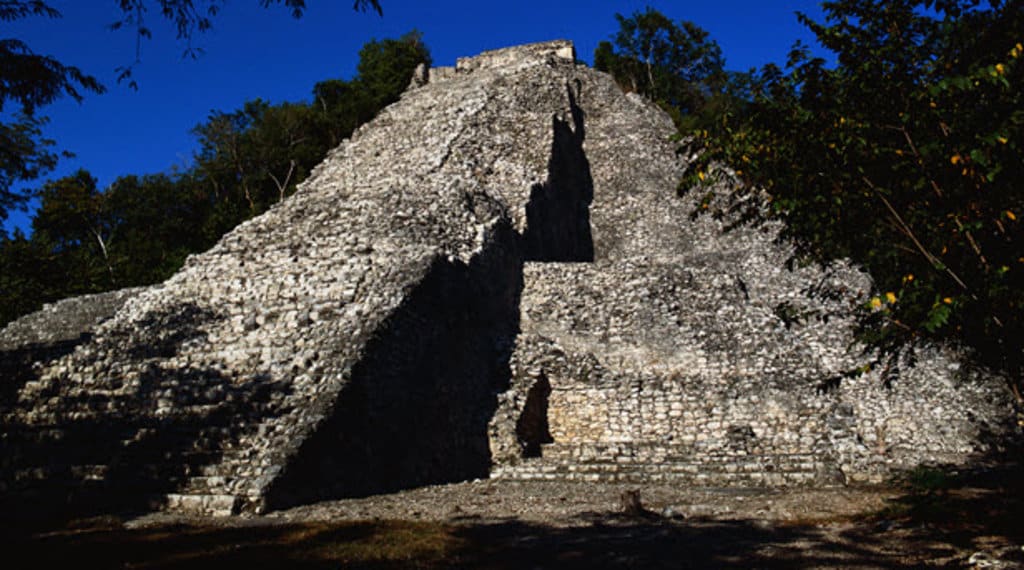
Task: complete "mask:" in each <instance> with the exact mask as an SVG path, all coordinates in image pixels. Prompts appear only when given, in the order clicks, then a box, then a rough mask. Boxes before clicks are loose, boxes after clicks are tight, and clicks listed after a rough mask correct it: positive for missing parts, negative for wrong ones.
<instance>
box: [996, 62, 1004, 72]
mask: <svg viewBox="0 0 1024 570" xmlns="http://www.w3.org/2000/svg"><path fill="white" fill-rule="evenodd" d="M1004 73H1006V66H1005V65H1003V64H1001V63H997V64H996V75H1003V74H1004Z"/></svg>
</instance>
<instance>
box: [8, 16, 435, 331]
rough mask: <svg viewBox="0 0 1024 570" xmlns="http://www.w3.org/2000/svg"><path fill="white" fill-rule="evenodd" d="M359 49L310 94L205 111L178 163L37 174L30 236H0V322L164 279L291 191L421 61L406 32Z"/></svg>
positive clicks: (419, 47)
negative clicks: (355, 58) (346, 68)
mask: <svg viewBox="0 0 1024 570" xmlns="http://www.w3.org/2000/svg"><path fill="white" fill-rule="evenodd" d="M360 56H361V58H360V63H359V66H358V70H359V75H358V76H357V77H355V78H354V79H352V80H351V81H343V80H340V79H332V80H328V81H323V82H320V83H318V84H317V85H316V87H315V88H314V89H313V101H312V102H310V103H281V104H278V105H272V104H270V103H268V102H266V101H263V100H260V99H256V100H253V101H249V102H247V103H246V104H245V105H244V106H243V107H242V108H241V109H238V110H236V111H232V112H220V111H217V112H214V113H211V114H210V116H209V117H208V119H207V120H206V122H204V123H202V124H200V125H199V126H197V127H196V128H195V129H194V133H195V134H196V136H197V137H198V140H199V150H198V152H197V153H196V156H195V165H194V166H193V167H192V168H190V169H188V170H186V171H185V172H182V173H180V174H177V175H174V176H170V175H164V174H159V175H150V176H124V177H121V178H119V179H118V180H116V181H114V183H113V184H111V185H110V187H109V188H107V189H106V190H103V191H100V189H99V188H97V183H96V180H95V178H93V177H92V176H91V175H90V174H89V173H88V172H86V171H84V170H83V171H79V172H77V173H75V174H73V175H71V176H67V177H65V178H62V179H60V180H56V181H52V182H48V183H46V184H45V185H44V186H43V187H42V189H41V190H40V191H39V196H40V199H41V205H40V208H39V210H38V211H37V213H36V215H35V218H34V219H33V222H32V227H33V234H32V237H31V238H26V237H25V236H24V235H23V234H21V233H20V232H17V233H15V235H14V236H12V237H11V238H9V239H8V238H6V237H5V236H0V238H2V240H0V269H2V274H0V300H2V301H3V303H4V304H3V309H2V310H0V324H4V323H6V322H8V321H9V320H12V319H14V318H17V317H18V316H20V315H22V314H24V313H26V312H29V311H32V310H35V309H37V308H38V307H39V306H40V305H41V304H42V303H45V302H50V301H54V300H57V299H60V298H63V297H67V296H70V295H77V294H83V293H92V292H99V291H105V290H109V289H113V288H117V287H126V286H133V285H146V284H151V283H157V282H159V281H162V280H163V279H166V278H167V277H168V276H170V275H171V274H173V273H174V272H175V271H176V270H177V269H178V268H179V267H181V264H182V263H183V262H184V260H185V258H186V257H187V256H188V255H189V254H192V253H196V252H200V251H203V250H205V249H207V248H209V247H210V246H211V245H213V244H214V243H215V242H216V241H217V240H218V239H219V238H220V236H221V235H223V234H224V233H225V232H227V231H228V230H230V229H231V228H233V227H235V226H236V225H237V224H238V223H240V222H242V221H244V220H246V219H249V218H251V217H252V216H255V215H258V214H260V213H262V212H264V211H265V210H266V209H267V208H269V207H270V206H271V205H273V204H274V203H276V202H278V201H280V200H281V199H283V198H284V197H286V196H288V195H290V194H292V193H293V192H294V191H295V187H296V185H297V184H298V183H299V182H301V181H302V180H303V179H304V178H306V177H307V176H308V175H309V172H310V171H311V170H312V168H313V167H314V166H316V165H317V164H319V163H320V162H321V161H322V160H323V159H324V157H325V156H326V154H327V152H328V151H329V150H330V149H331V148H334V147H335V146H337V145H338V143H339V142H341V140H342V139H344V138H347V137H349V136H351V134H352V132H353V131H354V130H355V129H356V128H357V127H358V126H359V125H361V124H363V123H365V122H366V121H369V120H370V119H372V118H373V117H374V116H375V115H376V114H377V112H378V111H380V109H381V108H382V107H383V106H384V105H386V104H388V103H390V102H393V101H395V100H397V99H398V97H399V96H400V95H401V93H402V91H403V90H404V89H405V87H406V86H407V85H408V83H409V80H410V78H411V76H412V72H413V70H414V69H415V68H416V66H417V65H419V64H420V63H427V62H429V61H430V54H429V52H428V50H427V48H426V47H425V46H424V45H423V43H422V40H421V39H420V35H419V34H418V33H415V32H413V33H410V34H407V35H405V36H403V37H402V38H399V39H387V40H381V41H376V40H374V41H372V42H370V43H368V44H367V45H366V46H364V48H363V49H362V51H360ZM2 175H3V171H2V170H0V176H2Z"/></svg>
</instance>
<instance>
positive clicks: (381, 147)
mask: <svg viewBox="0 0 1024 570" xmlns="http://www.w3.org/2000/svg"><path fill="white" fill-rule="evenodd" d="M671 134H672V127H671V122H670V120H669V119H668V118H667V117H666V116H665V115H664V113H662V112H661V111H660V110H658V109H657V108H656V107H655V106H653V105H652V104H650V103H648V102H646V101H644V100H643V99H641V98H639V97H636V96H633V95H625V94H623V93H622V92H621V91H620V90H619V89H618V88H617V87H616V85H615V84H614V82H613V81H612V80H611V79H610V78H609V77H607V76H606V75H603V74H600V73H597V72H594V71H591V70H589V69H587V68H585V67H582V66H576V65H575V63H574V54H573V49H572V45H571V44H569V43H568V42H551V43H547V44H536V45H532V46H524V47H519V48H510V49H507V50H498V51H496V52H489V53H486V54H483V55H481V56H479V57H476V58H468V59H462V60H459V62H458V63H457V65H456V66H455V68H454V69H432V70H423V71H422V72H418V73H417V75H416V77H414V80H413V82H412V83H411V85H410V88H409V90H408V91H407V92H406V93H405V95H404V96H403V98H402V100H401V101H400V102H398V103H396V104H395V105H393V106H391V107H389V108H387V109H386V110H384V111H383V112H382V113H381V115H380V116H379V117H377V118H376V119H375V120H374V121H372V122H371V123H369V124H368V125H366V126H364V127H363V128H361V129H360V130H359V131H358V132H357V133H356V134H355V135H354V136H353V138H352V140H350V141H346V142H345V143H343V144H342V145H341V146H339V147H338V148H337V149H335V150H333V151H332V152H331V154H330V156H329V157H328V158H327V160H326V161H325V162H324V163H323V164H322V165H321V166H320V167H318V168H317V169H316V171H314V173H313V174H312V175H311V176H310V178H309V179H308V180H307V181H306V182H305V183H304V184H303V185H302V186H301V188H300V189H299V191H298V192H297V193H296V194H295V196H293V197H291V198H289V199H288V200H285V201H284V202H282V203H280V204H278V205H277V206H275V207H274V208H272V209H271V210H270V211H269V212H267V213H266V214H264V215H263V216H260V217H259V218H256V219H253V220H251V221H249V222H247V223H245V224H242V225H241V226H239V227H238V228H236V229H235V230H233V231H232V232H231V233H229V234H228V235H226V236H225V237H224V238H223V239H222V240H221V241H220V242H219V243H218V244H217V245H216V246H215V247H214V248H213V249H211V250H210V251H209V252H206V253H204V254H202V255H198V256H194V257H192V258H190V259H189V260H188V262H187V263H186V265H185V267H184V268H183V269H182V270H181V271H180V272H179V273H178V274H177V275H175V276H174V277H172V278H171V279H169V280H168V281H167V282H165V283H164V284H162V285H160V286H156V287H152V288H148V289H145V290H143V291H139V292H137V293H135V294H134V296H133V297H132V298H130V299H128V300H127V301H126V302H125V303H124V305H123V306H122V307H121V308H120V309H119V310H117V312H116V314H115V315H114V316H113V317H112V318H110V319H109V320H107V321H105V322H104V323H103V324H101V325H99V326H98V327H97V328H95V330H94V331H92V333H91V336H90V337H88V338H83V339H82V342H81V343H80V344H78V345H77V346H74V347H73V348H74V350H73V352H70V353H67V354H55V355H50V356H47V357H45V358H43V359H41V362H40V363H39V364H38V365H36V366H34V367H33V375H32V377H31V378H29V379H27V380H25V381H24V382H23V383H22V384H23V385H22V384H17V383H15V384H9V383H6V382H7V379H6V378H5V379H4V381H5V386H8V385H14V386H16V389H15V390H13V391H12V397H11V398H9V399H10V400H11V403H10V405H9V406H7V407H6V409H4V410H3V425H4V432H3V440H2V445H3V449H2V450H0V452H2V457H3V459H2V460H0V461H2V463H0V475H2V477H0V480H2V481H3V485H4V486H5V490H6V494H7V496H8V497H17V498H24V497H29V496H33V497H34V496H39V497H54V496H61V497H65V496H67V490H68V489H73V490H74V495H73V496H74V497H76V498H88V497H89V496H90V495H94V496H97V497H101V498H103V500H105V502H107V503H109V502H110V499H111V498H114V497H116V498H118V499H120V500H124V501H127V502H128V503H130V504H136V505H137V504H139V503H140V502H145V501H146V500H152V499H153V498H154V497H155V498H157V499H158V500H162V502H163V504H164V505H165V506H167V507H169V508H172V509H179V510H198V511H203V512H215V513H220V514H223V513H227V512H237V511H239V510H242V511H259V510H262V509H265V508H276V507H281V506H287V505H292V504H297V503H303V502H308V501H313V500H317V499H321V498H333V497H344V496H358V495H364V494H369V493H375V492H382V491H389V490H395V489H400V488H406V487H411V486H417V485H424V484H429V483H439V482H446V481H455V480H465V479H469V478H475V477H483V476H487V475H488V474H489V473H490V474H491V475H498V476H503V477H514V478H538V479H552V478H567V479H581V480H589V479H604V480H621V481H632V480H647V481H652V480H653V481H672V482H688V483H693V484H703V485H727V484H754V485H783V484H795V483H809V482H816V483H821V482H829V483H832V482H844V481H857V480H867V479H872V478H877V477H878V476H881V475H882V474H884V473H887V472H888V471H889V470H890V469H891V468H893V467H903V466H909V465H913V464H915V463H918V462H921V461H932V460H963V459H964V458H966V457H968V456H969V455H970V454H971V453H974V452H978V451H982V450H984V442H983V441H982V440H983V439H984V437H983V436H986V434H993V435H998V434H1003V433H1006V431H1007V430H1009V429H1010V427H1009V424H1010V421H1011V417H1012V410H1011V409H1010V405H1009V403H1008V402H1009V400H1008V398H1006V395H1005V394H1004V391H1003V389H1002V387H1001V384H999V383H998V382H997V381H995V380H994V379H992V378H991V377H988V376H985V375H983V374H974V373H971V374H968V373H967V372H966V371H964V370H962V369H959V368H958V364H957V362H958V360H957V356H956V354H953V353H951V352H949V351H942V350H935V351H933V352H929V353H927V354H926V355H925V357H924V358H921V361H922V362H923V364H922V365H921V366H918V367H917V368H915V369H913V370H911V371H909V372H907V373H905V374H904V375H903V377H902V379H901V380H900V381H899V382H897V383H896V384H895V385H894V386H893V387H892V388H891V389H886V388H883V387H882V383H881V382H880V381H879V380H878V377H877V376H870V375H869V376H866V377H864V378H860V379H855V380H847V381H844V382H842V383H841V384H840V385H839V387H838V388H835V389H830V390H824V389H820V387H821V386H823V385H826V384H828V382H827V381H828V380H829V379H830V378H832V377H833V376H835V374H837V373H838V372H839V371H841V370H844V369H846V368H847V367H849V366H851V365H855V364H856V363H858V362H859V360H858V359H859V358H861V357H860V356H859V355H858V354H857V353H856V352H854V351H852V350H850V348H849V346H848V345H849V342H850V339H851V336H850V331H849V326H850V322H849V317H848V315H849V306H850V304H851V303H854V302H857V301H858V299H859V296H860V295H862V294H863V292H864V291H866V290H867V287H868V282H867V281H866V278H865V277H864V276H863V275H861V274H859V273H858V272H857V271H855V270H854V269H852V268H848V267H843V266H838V267H835V268H832V269H831V270H829V271H827V272H822V271H820V270H817V269H814V268H804V269H798V270H795V271H789V270H787V269H785V268H784V264H783V261H784V260H785V258H786V255H787V251H786V250H785V248H784V247H783V246H779V245H777V244H776V243H775V240H774V238H775V234H774V233H773V231H771V229H770V228H769V229H768V230H749V229H747V230H740V231H737V232H731V233H727V234H726V233H723V231H722V227H721V222H718V221H714V220H710V219H697V220H696V221H691V220H690V219H689V213H690V212H691V211H692V208H693V207H694V204H693V203H691V202H688V201H686V200H680V199H678V198H676V197H675V194H674V186H675V183H676V180H677V179H678V175H679V173H680V171H681V168H682V166H683V163H682V160H681V159H680V158H679V157H677V155H676V153H675V145H674V144H673V143H672V142H671V140H670V139H669V137H670V135H671ZM810 290H815V291H818V290H827V291H828V292H832V293H835V294H833V295H817V296H808V294H807V293H808V291H810ZM805 313H807V314H809V313H813V314H815V315H817V317H815V318H805V319H803V320H802V321H801V322H791V321H792V315H796V314H801V315H802V314H805ZM826 316H827V317H828V319H827V320H826V318H825V317H826ZM4 335H8V333H7V332H5V333H4ZM8 336H9V335H8ZM8 336H5V337H4V338H8ZM11 338H13V337H11ZM15 345H17V343H15ZM19 346H20V345H19ZM15 393H16V398H15V397H14V396H13V394H15Z"/></svg>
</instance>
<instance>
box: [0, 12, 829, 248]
mask: <svg viewBox="0 0 1024 570" xmlns="http://www.w3.org/2000/svg"><path fill="white" fill-rule="evenodd" d="M152 3H153V4H155V2H152ZM381 3H382V5H383V8H384V16H383V17H378V16H377V15H376V14H375V13H365V14H363V13H357V12H353V11H352V10H351V5H352V3H351V2H350V1H348V0H307V5H308V9H307V12H306V15H305V17H303V18H302V19H299V20H294V19H292V18H291V17H289V16H288V15H287V13H286V12H285V10H284V9H283V8H281V7H276V8H269V9H262V8H259V7H258V5H259V2H257V0H228V2H227V5H226V7H225V8H224V9H223V11H222V12H221V14H220V15H219V16H218V17H217V18H216V20H215V21H214V28H213V30H211V31H209V32H207V33H205V34H201V35H198V36H197V37H195V38H194V39H193V41H192V43H193V46H195V47H199V48H202V49H203V50H204V52H205V53H204V54H203V55H202V56H201V57H199V58H198V59H196V60H191V59H183V58H182V52H183V51H184V49H185V47H186V46H185V45H184V44H182V43H181V42H178V41H176V40H175V39H174V31H173V29H171V28H170V26H169V24H167V23H166V22H164V21H163V20H162V19H161V18H160V17H159V15H157V14H152V15H150V16H149V21H148V22H147V23H148V25H149V26H150V27H151V28H152V29H153V35H154V38H153V39H152V40H150V41H146V42H144V43H143V45H142V54H141V56H142V61H141V63H140V64H139V65H138V66H137V68H136V71H135V78H136V80H137V81H138V84H139V88H138V90H137V91H133V90H131V89H129V88H128V87H126V86H124V85H118V84H117V83H116V81H115V79H116V75H117V74H116V72H115V68H117V67H118V66H121V65H125V64H129V63H131V62H132V61H133V60H134V59H135V38H134V35H133V34H132V33H131V32H128V31H118V32H114V31H110V30H109V29H108V25H109V24H110V23H111V22H113V21H115V20H116V19H118V17H119V14H120V13H119V11H118V9H117V7H116V4H117V3H116V1H115V0H51V1H50V4H52V5H53V6H54V7H55V8H57V9H58V10H60V11H61V12H62V13H63V18H61V19H59V20H48V19H43V18H32V19H28V20H22V21H19V22H15V23H13V24H4V30H3V31H2V32H0V37H15V38H18V39H21V40H23V41H26V42H27V43H28V44H29V46H30V47H31V48H32V49H33V50H34V51H36V52H37V53H42V54H46V55H51V56H54V57H56V58H57V59H58V60H60V61H62V62H64V63H65V64H70V65H76V66H78V67H80V68H81V69H82V70H84V71H86V72H87V73H90V74H92V75H94V76H96V77H97V78H98V79H100V81H102V82H103V83H104V84H105V85H107V87H108V91H107V93H105V94H102V95H93V94H90V95H87V96H86V98H85V100H84V101H83V102H82V103H80V104H79V103H75V102H74V101H72V100H70V99H65V100H61V101H59V102H57V103H55V104H53V105H51V106H49V107H46V108H44V109H43V110H42V112H43V114H45V115H47V116H49V117H50V120H51V123H50V124H49V125H48V127H47V130H46V134H47V135H48V136H49V137H50V138H53V139H55V140H56V141H57V142H58V146H59V148H60V149H63V150H68V151H71V152H73V153H74V154H75V157H74V158H71V159H65V160H63V161H62V163H61V165H60V166H59V168H58V170H57V171H56V172H54V173H53V174H51V175H50V178H56V177H60V176H63V175H65V174H67V173H70V172H73V171H74V170H76V169H78V168H86V169H88V170H89V171H91V172H92V173H93V175H95V176H96V177H97V178H98V179H99V181H100V184H101V185H103V186H105V185H108V184H110V183H111V182H112V181H113V180H114V179H115V178H117V177H118V176H121V175H125V174H147V173H155V172H164V171H168V170H170V169H173V168H175V167H185V166H187V165H188V164H189V162H190V160H191V155H192V152H193V149H194V148H195V145H194V138H193V137H192V135H191V134H190V133H189V131H190V130H191V128H192V127H193V126H195V125H196V124H198V123H200V122H202V121H203V120H204V119H205V117H206V116H207V115H208V114H209V113H210V111H212V110H224V111H230V110H233V109H236V108H238V107H239V106H241V105H242V103H243V102H245V101H246V100H249V99H254V98H257V97H259V98H263V99H266V100H269V101H271V102H281V101H298V100H305V99H307V98H308V96H309V93H310V90H311V89H312V87H313V85H314V84H315V83H316V82H317V81H320V80H322V79H327V78H335V77H343V78H349V77H351V76H352V75H353V73H354V71H355V66H356V63H357V52H358V51H359V48H360V47H361V46H362V45H363V44H364V43H365V42H367V41H369V40H371V39H374V38H377V39H382V38H387V37H397V36H399V35H401V34H403V33H405V32H407V31H409V30H412V29H414V28H415V29H418V30H420V31H421V32H422V33H423V36H424V40H425V42H426V43H427V45H428V46H429V47H430V50H431V53H432V54H433V58H434V63H435V65H451V64H453V63H454V61H455V58H457V57H461V56H466V55H474V54H476V53H479V52H481V51H484V50H488V49H494V48H499V47H505V46H509V45H514V44H519V43H528V42H534V41H543V40H549V39H556V38H567V39H570V40H573V41H574V42H575V43H576V50H577V53H578V54H579V56H580V57H581V58H582V59H584V60H586V61H588V62H589V61H590V60H591V56H592V54H593V51H594V48H595V47H596V45H597V43H598V42H599V41H601V40H604V39H608V37H609V36H610V35H611V34H612V33H613V32H614V31H615V30H616V22H615V18H614V14H615V13H617V12H618V13H622V14H626V15H628V14H631V13H633V12H635V11H640V10H643V9H644V8H645V7H646V6H651V7H653V8H655V9H657V10H659V11H661V12H663V13H664V14H666V15H668V16H669V17H671V18H672V19H674V20H691V21H693V22H695V23H697V24H698V25H700V26H701V27H703V28H704V29H706V30H708V31H709V32H710V33H711V36H712V37H713V38H714V39H715V40H716V41H718V43H719V45H721V47H722V50H723V52H724V55H725V58H726V64H727V67H729V68H730V69H736V70H744V69H748V68H750V67H759V66H761V65H763V64H765V63H768V62H777V63H782V62H784V61H785V57H786V54H787V53H788V51H789V48H790V47H791V46H792V44H793V42H794V41H795V40H797V39H803V40H804V41H805V42H807V43H813V38H812V36H810V34H809V32H807V30H806V29H804V28H803V26H801V25H800V24H799V23H798V22H797V20H796V17H795V15H794V12H796V11H801V12H804V13H807V14H808V15H810V16H812V17H813V18H814V19H816V20H820V19H821V9H820V7H819V6H818V1H817V0H760V1H759V0H714V1H706V0H689V1H680V0H677V1H674V2H672V1H657V0H621V1H612V0H590V1H586V0H573V1H558V0H546V1H537V0H513V1H510V2H493V3H492V2H487V1H486V0H485V1H483V2H481V1H479V0H476V1H469V0H431V1H416V0H381ZM38 184H39V183H38V182H37V183H36V184H35V186H38ZM5 226H6V227H7V228H8V229H11V228H13V227H15V226H18V227H22V228H27V226H28V215H27V214H24V213H20V212H14V213H12V216H11V218H10V219H9V220H8V221H7V223H6V224H5Z"/></svg>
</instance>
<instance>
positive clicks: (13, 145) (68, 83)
mask: <svg viewBox="0 0 1024 570" xmlns="http://www.w3.org/2000/svg"><path fill="white" fill-rule="evenodd" d="M32 16H42V17H47V18H58V17H60V12H58V11H56V10H54V9H53V8H51V7H50V6H48V5H47V4H46V3H45V2H41V1H38V0H24V1H21V0H10V1H5V2H0V21H4V22H12V21H15V20H20V19H22V18H27V17H32ZM86 91H92V92H96V93H101V92H102V91H103V86H102V85H100V84H99V82H98V81H96V79H95V78H93V77H91V76H89V75H86V74H85V73H83V72H82V71H81V70H79V69H78V68H77V67H72V66H67V65H64V64H62V63H60V62H59V61H57V60H55V59H53V58H52V57H47V56H43V55H39V54H37V53H35V52H33V51H32V50H31V49H30V48H29V46H28V45H27V44H25V42H22V41H20V40H17V39H13V38H0V113H3V114H2V115H0V117H2V118H0V222H2V221H3V220H6V219H7V215H8V212H9V211H10V210H11V209H12V208H18V207H22V206H24V204H25V203H26V202H27V201H28V199H29V194H28V193H27V192H26V191H24V190H22V189H20V188H18V185H19V184H20V183H23V182H27V181H30V180H34V179H36V178H38V177H39V176H42V175H44V174H46V173H47V172H50V171H51V170H53V168H54V166H56V164H57V155H56V154H54V153H53V152H51V150H50V149H51V148H52V147H53V144H54V143H53V141H51V140H49V139H47V138H45V137H44V136H43V132H42V127H43V126H44V125H45V124H46V118H45V117H40V116H38V115H37V114H36V110H37V109H38V108H39V107H41V106H44V105H47V104H49V103H52V102H53V101H55V100H56V99H58V98H60V97H63V96H68V97H71V98H73V99H75V100H79V101H80V100H81V99H82V93H83V92H86ZM12 105H13V106H14V107H15V108H14V109H13V110H12V108H11V107H12Z"/></svg>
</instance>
